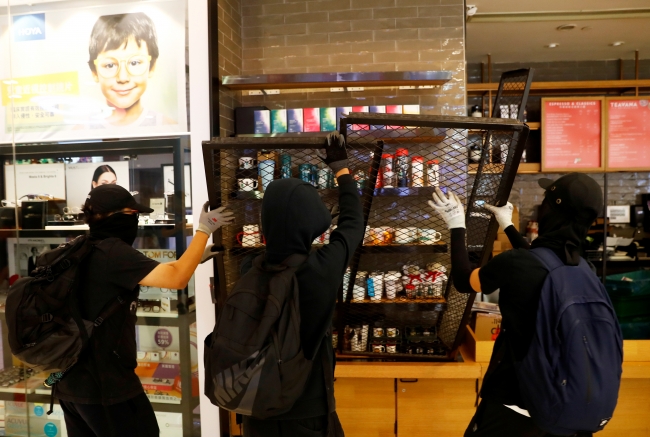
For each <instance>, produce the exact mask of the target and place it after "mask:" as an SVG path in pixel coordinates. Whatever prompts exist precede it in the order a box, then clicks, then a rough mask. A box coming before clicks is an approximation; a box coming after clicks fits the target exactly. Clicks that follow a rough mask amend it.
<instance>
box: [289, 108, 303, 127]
mask: <svg viewBox="0 0 650 437" xmlns="http://www.w3.org/2000/svg"><path fill="white" fill-rule="evenodd" d="M287 130H288V131H289V132H302V131H303V121H302V108H296V109H287Z"/></svg>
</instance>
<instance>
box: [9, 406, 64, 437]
mask: <svg viewBox="0 0 650 437" xmlns="http://www.w3.org/2000/svg"><path fill="white" fill-rule="evenodd" d="M48 409H49V405H45V404H40V403H31V402H30V403H29V404H27V403H25V402H12V401H5V433H6V435H11V436H17V437H67V436H68V433H67V431H66V429H65V422H64V420H63V410H62V409H61V407H60V406H59V405H54V409H53V411H52V414H50V415H49V416H48V415H47V414H46V411H47V410H48Z"/></svg>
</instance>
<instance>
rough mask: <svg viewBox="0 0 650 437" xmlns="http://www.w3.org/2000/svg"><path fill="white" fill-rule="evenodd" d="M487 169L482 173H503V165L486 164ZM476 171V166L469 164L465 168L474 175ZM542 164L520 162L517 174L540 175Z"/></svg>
mask: <svg viewBox="0 0 650 437" xmlns="http://www.w3.org/2000/svg"><path fill="white" fill-rule="evenodd" d="M486 167H487V168H486V169H484V170H483V173H486V174H499V173H503V165H501V164H488V165H487V166H486ZM477 171H478V164H469V166H468V167H467V173H469V174H476V172H477ZM541 171H542V164H540V163H539V162H522V163H521V164H519V169H518V170H517V174H535V173H541Z"/></svg>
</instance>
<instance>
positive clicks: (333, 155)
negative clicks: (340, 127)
mask: <svg viewBox="0 0 650 437" xmlns="http://www.w3.org/2000/svg"><path fill="white" fill-rule="evenodd" d="M318 157H319V158H320V159H321V160H322V161H323V162H324V163H325V164H327V166H328V167H329V168H331V169H332V171H333V172H334V174H335V175H336V174H338V172H340V171H341V170H343V169H344V168H348V152H347V150H346V149H345V137H343V135H341V134H340V133H338V132H332V133H330V134H328V135H327V147H325V156H323V155H320V154H319V155H318Z"/></svg>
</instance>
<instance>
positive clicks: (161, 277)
mask: <svg viewBox="0 0 650 437" xmlns="http://www.w3.org/2000/svg"><path fill="white" fill-rule="evenodd" d="M208 206H209V204H208V202H206V203H205V205H203V208H202V210H201V217H200V218H199V226H198V228H197V231H196V234H194V238H192V241H191V243H190V245H189V246H188V248H187V250H186V251H185V253H183V255H182V256H181V257H180V258H179V259H178V260H177V261H173V262H170V263H165V264H159V265H158V266H157V267H156V268H155V269H153V270H152V271H151V272H150V273H149V274H148V275H147V276H145V277H144V279H142V280H141V281H140V285H148V286H150V287H161V288H171V289H176V290H180V289H183V288H185V287H186V286H187V283H188V282H189V281H190V278H191V277H192V275H193V274H194V270H196V267H197V266H198V265H199V262H205V261H206V260H207V259H209V258H211V257H212V256H214V251H213V245H210V246H208V247H207V248H206V244H207V242H208V237H209V236H210V235H211V234H212V233H213V232H214V231H216V230H217V229H219V228H220V227H221V226H223V225H225V224H228V223H230V222H231V221H232V220H233V218H232V212H228V211H225V207H221V208H218V209H215V210H214V211H208Z"/></svg>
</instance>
